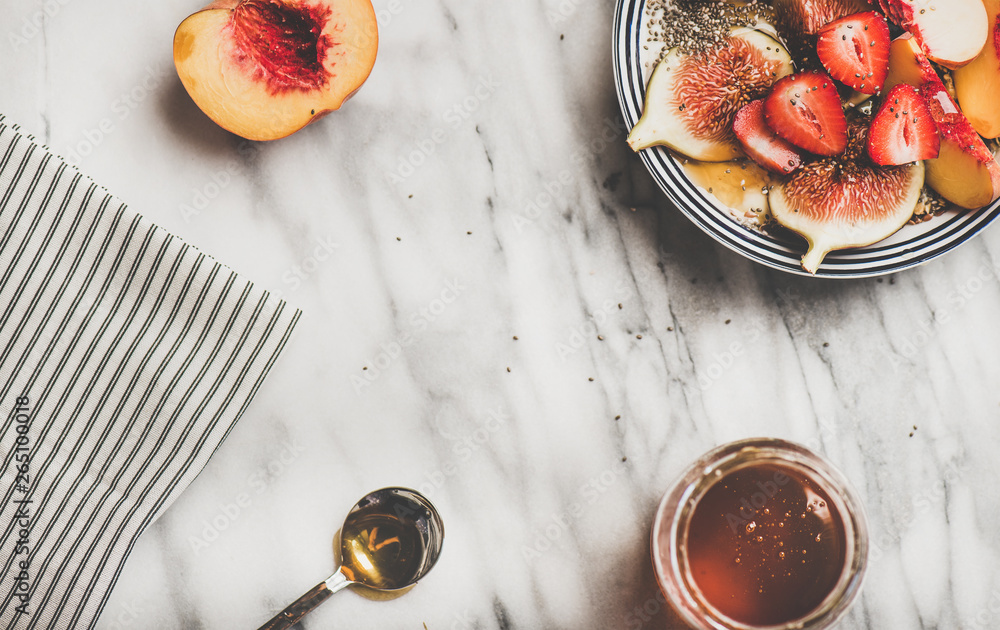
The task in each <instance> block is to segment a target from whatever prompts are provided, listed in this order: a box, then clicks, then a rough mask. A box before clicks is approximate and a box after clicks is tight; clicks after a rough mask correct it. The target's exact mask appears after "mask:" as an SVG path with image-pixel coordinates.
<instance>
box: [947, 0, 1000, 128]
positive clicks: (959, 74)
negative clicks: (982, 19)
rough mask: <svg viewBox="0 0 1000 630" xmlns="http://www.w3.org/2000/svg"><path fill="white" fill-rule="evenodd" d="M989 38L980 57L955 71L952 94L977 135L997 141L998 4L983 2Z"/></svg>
mask: <svg viewBox="0 0 1000 630" xmlns="http://www.w3.org/2000/svg"><path fill="white" fill-rule="evenodd" d="M983 4H984V5H986V12H987V14H988V16H989V23H990V34H991V37H990V38H989V39H988V40H987V42H986V45H985V46H983V50H982V52H980V53H979V56H978V57H976V58H975V59H973V60H972V62H970V63H968V64H966V65H964V66H962V67H961V68H956V69H955V70H954V72H953V73H952V77H953V78H954V79H955V94H956V96H957V97H958V104H959V105H961V106H962V112H964V113H965V117H966V118H968V119H969V122H970V123H972V127H973V128H974V129H975V130H976V131H978V132H979V135H981V136H984V137H986V138H996V137H1000V107H998V106H997V104H998V103H1000V39H998V38H1000V0H983Z"/></svg>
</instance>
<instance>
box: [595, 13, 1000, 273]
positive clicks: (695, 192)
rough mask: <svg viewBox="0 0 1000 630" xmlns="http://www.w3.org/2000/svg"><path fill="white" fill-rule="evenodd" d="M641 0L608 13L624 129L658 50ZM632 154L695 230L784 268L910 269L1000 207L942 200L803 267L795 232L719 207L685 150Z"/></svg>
mask: <svg viewBox="0 0 1000 630" xmlns="http://www.w3.org/2000/svg"><path fill="white" fill-rule="evenodd" d="M649 4H650V2H649V0H622V1H621V2H620V3H619V4H618V6H617V9H616V12H615V19H614V46H613V53H614V59H613V61H614V73H615V81H616V87H617V93H618V99H619V103H620V106H621V110H622V115H623V117H624V121H625V124H626V126H627V127H628V128H629V129H632V128H634V127H635V126H636V124H637V123H638V122H639V120H640V117H641V115H642V113H643V108H644V100H645V99H646V91H647V85H648V83H649V79H650V76H651V74H652V72H653V70H654V68H655V67H656V63H657V61H658V59H659V58H660V56H661V55H662V53H663V50H664V49H665V46H664V43H663V42H662V41H657V40H656V38H655V37H654V36H653V34H652V32H651V25H652V24H653V23H654V22H655V15H653V13H652V11H654V10H655V9H651V7H650V6H649ZM638 153H639V156H640V159H641V160H642V162H643V163H644V164H645V166H646V168H647V169H648V171H649V173H650V175H652V177H653V179H654V180H655V181H656V183H657V184H658V185H659V187H660V188H661V189H662V191H663V192H664V194H665V195H666V196H667V198H668V199H669V200H670V201H671V202H672V204H673V205H674V206H676V208H677V209H678V210H680V211H681V212H682V213H683V214H684V215H685V216H686V217H687V218H688V219H690V220H691V221H692V222H693V223H694V224H695V225H697V226H698V227H699V228H700V229H701V230H702V231H704V232H705V233H706V234H708V235H709V236H710V237H712V238H713V239H715V240H716V241H718V242H719V243H721V244H723V245H725V246H726V247H727V248H729V249H731V250H733V251H735V252H737V253H739V254H741V255H743V256H745V257H746V258H749V259H751V260H754V261H756V262H758V263H761V264H763V265H765V266H768V267H771V268H774V269H778V270H781V271H784V272H787V273H791V274H797V275H805V276H810V275H811V276H815V277H824V278H866V277H875V276H881V275H885V274H891V273H895V272H898V271H903V270H906V269H910V268H913V267H916V266H918V265H922V264H924V263H926V262H929V261H931V260H934V259H935V258H938V257H940V256H943V255H944V254H946V253H948V252H949V251H951V250H953V249H955V248H956V247H958V246H960V245H962V244H963V243H965V242H967V241H969V240H970V239H972V238H973V237H974V236H976V235H977V234H979V232H981V231H982V230H983V229H985V228H986V227H987V226H988V225H989V224H990V223H992V222H993V221H994V220H995V219H996V218H997V215H998V214H1000V200H995V201H993V202H992V203H989V204H988V205H986V206H984V207H982V208H979V209H975V210H967V209H963V208H959V207H957V206H954V205H950V204H949V205H946V206H942V207H940V208H938V209H937V211H935V212H932V213H928V214H926V215H925V216H923V217H920V218H919V220H916V218H915V219H914V220H911V221H909V222H907V223H906V224H905V225H904V226H903V227H902V228H900V229H899V230H898V231H897V232H895V233H894V234H892V235H891V236H889V237H887V238H885V239H883V240H880V241H878V242H875V243H873V244H871V245H867V246H864V247H853V248H849V249H840V250H835V251H830V252H829V253H828V254H826V256H825V258H823V260H822V264H820V265H818V267H816V268H815V270H814V273H810V272H808V271H806V270H805V269H803V266H802V258H803V255H804V254H805V252H806V249H807V244H806V241H805V239H803V238H802V237H801V236H799V235H798V234H795V233H794V232H792V231H790V230H786V229H784V228H783V227H782V226H764V227H761V226H759V225H757V224H756V222H755V221H752V220H748V219H747V217H746V216H744V215H745V213H744V212H743V210H740V209H734V208H732V207H729V206H727V205H726V204H725V203H723V202H722V201H720V199H719V198H718V196H717V194H715V193H714V192H710V190H711V186H708V185H706V182H705V180H704V179H701V180H699V178H698V177H696V176H694V174H693V171H692V170H691V169H690V168H689V167H688V166H687V165H686V163H687V160H686V159H685V156H683V155H681V154H679V153H676V152H674V151H671V150H670V149H668V148H666V147H664V146H654V147H651V148H645V149H643V150H641V151H639V152H638ZM748 180H749V181H747V182H746V186H747V187H749V186H754V185H757V183H756V182H755V181H754V180H753V178H748ZM740 181H742V180H740Z"/></svg>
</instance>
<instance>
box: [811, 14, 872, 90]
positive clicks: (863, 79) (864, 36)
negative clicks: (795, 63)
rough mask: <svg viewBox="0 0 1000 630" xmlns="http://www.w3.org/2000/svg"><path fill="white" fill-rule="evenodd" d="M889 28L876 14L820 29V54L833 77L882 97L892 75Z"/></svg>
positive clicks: (836, 22)
mask: <svg viewBox="0 0 1000 630" xmlns="http://www.w3.org/2000/svg"><path fill="white" fill-rule="evenodd" d="M889 44H890V38H889V24H888V23H887V22H886V21H885V18H884V17H882V15H881V14H879V13H876V12H875V11H869V12H867V13H856V14H854V15H849V16H847V17H845V18H841V19H839V20H835V21H833V22H830V23H829V24H827V25H826V26H824V27H823V28H821V29H820V31H819V38H818V39H817V41H816V53H817V54H818V55H819V60H820V61H822V62H823V66H824V67H825V68H826V69H827V71H828V72H829V73H830V76H831V77H833V78H834V79H836V80H838V81H840V82H841V83H843V84H844V85H847V86H850V87H851V88H853V89H855V90H857V91H858V92H862V93H864V94H878V92H879V91H880V90H881V89H882V85H883V84H884V83H885V77H886V75H887V74H888V73H889Z"/></svg>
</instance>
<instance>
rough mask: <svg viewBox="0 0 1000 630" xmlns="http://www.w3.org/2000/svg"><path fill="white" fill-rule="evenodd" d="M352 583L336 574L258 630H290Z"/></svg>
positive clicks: (340, 574) (341, 575) (338, 573)
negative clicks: (289, 629) (310, 612)
mask: <svg viewBox="0 0 1000 630" xmlns="http://www.w3.org/2000/svg"><path fill="white" fill-rule="evenodd" d="M350 583H351V582H350V580H348V579H347V578H346V577H344V575H343V574H342V573H340V572H339V571H338V572H337V573H334V574H333V575H331V576H330V577H329V578H327V579H326V580H323V581H322V582H320V583H319V584H317V585H316V586H314V587H312V588H311V589H310V590H309V592H308V593H306V594H305V595H303V596H302V597H300V598H298V599H297V600H295V601H294V602H292V603H291V604H289V605H288V606H287V607H286V608H285V609H284V610H282V611H281V612H280V613H278V614H277V615H275V616H274V618H273V619H271V621H268V622H267V623H265V624H264V625H263V626H261V627H260V628H259V629H258V630H288V628H291V627H292V626H294V625H295V624H296V623H298V621H299V620H300V619H302V618H303V617H305V616H306V613H308V612H309V611H311V610H312V609H314V608H316V607H317V606H319V605H320V604H322V603H323V602H325V601H326V600H327V598H329V597H330V596H331V595H333V594H334V593H336V592H337V591H339V590H340V589H342V588H344V587H345V586H347V585H348V584H350Z"/></svg>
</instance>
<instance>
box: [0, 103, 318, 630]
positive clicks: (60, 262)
mask: <svg viewBox="0 0 1000 630" xmlns="http://www.w3.org/2000/svg"><path fill="white" fill-rule="evenodd" d="M299 316H300V312H299V311H296V310H294V309H292V308H289V307H288V306H286V304H285V303H284V302H282V301H280V300H276V299H273V298H271V297H270V295H269V294H268V293H267V292H266V291H264V290H262V289H260V288H257V287H254V285H253V284H252V283H251V282H249V281H247V280H245V279H243V278H241V277H240V276H238V275H237V274H236V273H234V272H233V271H231V270H230V269H228V268H226V267H224V266H222V265H220V264H219V263H218V262H216V261H214V260H213V259H212V258H210V257H208V256H206V255H205V254H203V253H201V252H199V251H198V250H196V249H195V248H193V247H190V246H189V245H187V244H185V243H184V242H183V241H181V240H180V239H178V238H175V237H173V236H171V235H170V234H167V233H166V232H164V231H163V230H162V229H160V228H158V227H156V226H155V225H153V224H151V223H150V222H149V221H147V220H145V219H144V218H143V217H141V216H139V215H138V214H136V213H135V212H134V211H132V210H130V209H128V208H127V207H126V206H125V204H123V203H122V202H121V201H119V200H118V199H116V198H114V197H113V196H111V195H110V194H108V193H107V192H106V191H105V190H104V189H103V188H101V187H99V186H97V185H95V184H94V182H92V181H91V180H89V179H87V178H86V177H84V176H83V175H81V174H80V173H79V172H77V171H76V170H75V169H74V168H73V167H70V166H68V165H67V164H66V163H64V162H63V161H62V160H60V159H59V158H58V157H55V156H54V155H52V154H51V153H49V152H48V151H47V150H46V149H45V147H43V146H40V145H39V144H38V143H36V142H35V141H34V140H33V138H31V137H30V136H27V135H24V134H22V133H21V132H20V130H19V129H18V127H17V126H15V125H12V124H10V123H8V122H7V121H6V120H5V119H4V118H3V116H2V115H0V418H2V419H3V425H2V429H0V458H2V459H0V481H2V483H0V576H2V579H0V628H6V629H9V630H12V629H15V628H16V629H22V628H23V629H26V630H28V629H32V628H40V629H41V628H59V629H62V628H73V629H76V628H90V627H93V625H94V623H95V622H96V620H97V617H98V615H99V614H100V612H101V609H102V608H103V606H104V603H105V602H106V600H107V598H108V595H109V594H110V592H111V588H112V587H113V586H114V583H115V580H116V579H117V577H118V575H119V573H120V571H121V569H122V567H123V565H124V563H125V559H126V556H127V555H128V553H129V550H130V549H131V548H132V546H133V545H134V544H135V541H136V539H137V538H138V536H139V535H140V534H141V533H142V531H143V530H144V529H145V528H146V527H147V526H148V525H149V524H150V523H151V522H153V520H155V518H156V517H157V516H158V515H159V514H161V513H162V512H163V511H164V510H165V509H166V508H167V507H168V506H169V505H170V504H171V503H172V502H173V501H174V500H175V499H176V498H177V496H178V495H179V494H180V493H181V492H183V490H184V489H185V488H186V487H187V486H188V484H190V483H191V481H192V480H193V479H194V478H195V477H196V476H197V475H198V473H199V472H200V471H201V470H202V468H203V467H204V466H205V464H206V463H207V462H208V460H209V458H210V457H211V456H212V454H213V453H214V452H215V450H216V449H217V448H218V447H219V445H220V444H221V443H222V441H223V440H224V439H225V437H226V435H227V434H228V432H229V431H230V429H232V428H233V426H234V424H235V423H236V421H237V420H238V419H239V418H240V416H241V415H242V414H243V412H244V411H245V410H246V408H247V405H248V404H249V403H250V401H251V400H252V399H253V396H254V394H255V392H256V391H257V389H258V388H259V387H260V385H261V383H262V381H263V380H264V377H265V376H266V375H267V373H268V370H270V368H271V366H272V365H273V364H274V362H275V360H276V359H277V357H278V355H279V354H280V353H281V350H282V348H283V347H284V346H285V343H286V342H287V341H288V338H289V336H290V335H291V333H292V330H293V328H294V327H295V324H296V322H297V321H298V319H299Z"/></svg>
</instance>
